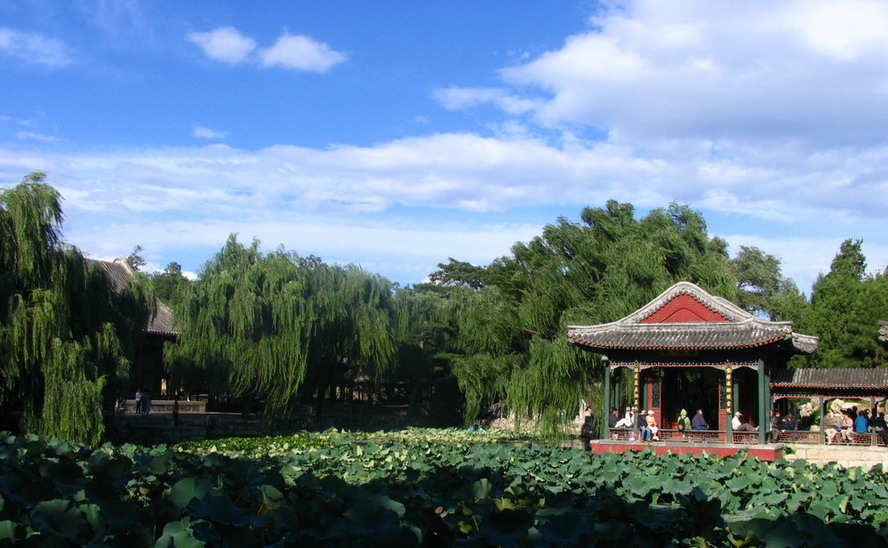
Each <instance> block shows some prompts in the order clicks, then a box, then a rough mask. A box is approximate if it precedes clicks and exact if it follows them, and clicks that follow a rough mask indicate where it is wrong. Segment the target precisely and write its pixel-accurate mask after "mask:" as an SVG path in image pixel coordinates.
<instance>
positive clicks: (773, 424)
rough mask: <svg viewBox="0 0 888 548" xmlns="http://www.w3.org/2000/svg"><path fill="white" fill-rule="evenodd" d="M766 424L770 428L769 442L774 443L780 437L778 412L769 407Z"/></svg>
mask: <svg viewBox="0 0 888 548" xmlns="http://www.w3.org/2000/svg"><path fill="white" fill-rule="evenodd" d="M768 426H769V427H770V428H771V432H770V435H771V443H776V442H777V440H778V439H779V438H780V426H781V424H780V413H778V412H777V411H774V410H773V409H771V417H770V418H769V419H768Z"/></svg>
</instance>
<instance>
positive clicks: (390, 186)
mask: <svg viewBox="0 0 888 548" xmlns="http://www.w3.org/2000/svg"><path fill="white" fill-rule="evenodd" d="M885 28H888V3H885V2H881V1H864V0H860V1H857V0H848V1H842V2H825V1H818V0H805V1H797V2H772V1H768V2H764V1H751V2H709V1H703V0H700V1H681V0H678V1H674V2H668V3H667V2H653V1H643V0H642V1H629V2H610V1H608V2H566V1H564V2H476V1H475V2H469V1H448V2H413V1H411V2H407V1H403V2H399V1H386V2H359V1H351V2H346V1H329V2H282V1H264V2H261V3H255V2H225V1H216V2H207V1H201V2H173V1H163V0H159V1H153V2H139V1H136V0H119V1H114V0H91V1H66V2H63V1H48V0H42V1H27V0H25V1H7V0H0V74H2V82H3V85H2V86H0V185H11V184H14V183H16V182H18V181H20V180H21V179H22V177H23V176H24V175H25V174H27V173H29V172H31V171H37V170H40V171H46V172H47V173H48V174H49V177H48V182H49V183H51V184H53V185H54V186H55V187H56V188H58V189H59V190H60V191H61V192H62V194H63V196H64V198H65V202H64V207H65V212H66V218H67V219H66V224H65V234H66V237H67V239H68V240H69V241H70V242H71V243H73V244H75V245H77V246H78V247H80V248H81V250H82V251H84V252H85V253H86V254H88V255H90V256H92V257H96V258H113V257H115V256H125V255H126V254H128V253H129V251H130V250H131V249H132V247H133V246H134V245H136V244H139V245H141V246H142V247H143V248H144V252H143V255H144V256H145V257H146V259H148V261H149V264H148V270H155V269H162V268H163V267H164V266H165V265H166V264H167V263H168V262H170V261H177V262H179V263H180V264H182V265H183V267H184V268H185V269H186V270H188V271H191V272H196V271H198V270H199V268H200V266H201V264H202V263H203V262H204V261H205V260H206V259H208V258H209V257H210V256H211V255H212V254H213V253H215V252H216V251H218V250H219V249H220V248H221V246H222V244H223V243H224V241H225V238H226V236H227V235H228V234H229V233H231V232H237V233H239V234H240V237H241V239H242V240H244V241H249V240H250V239H251V238H252V237H258V238H259V239H260V240H261V241H262V242H263V246H264V247H266V248H269V249H270V248H274V247H277V246H278V245H279V244H283V245H284V246H285V247H286V248H288V249H295V250H297V251H298V252H299V253H300V254H303V255H308V254H314V255H318V256H320V257H322V258H323V259H325V260H327V261H328V262H340V263H348V262H354V263H358V264H360V265H362V266H363V267H364V268H365V269H366V270H369V271H372V272H378V273H380V274H382V275H384V276H386V277H388V278H390V279H392V280H394V281H398V282H401V283H415V282H419V281H422V280H423V279H424V278H425V277H426V276H427V275H428V274H429V273H430V272H432V271H433V270H434V269H435V265H436V264H437V263H439V262H445V261H446V260H447V258H448V257H454V258H457V259H460V260H467V261H470V262H473V263H476V264H487V263H488V262H489V261H491V260H492V259H494V258H496V257H498V256H502V255H505V254H507V253H508V252H509V248H510V247H511V245H512V244H513V243H514V242H516V241H526V240H528V239H530V238H531V237H533V236H534V235H536V234H538V233H539V232H540V229H541V227H542V226H543V225H544V224H546V223H551V222H555V220H556V219H557V218H558V217H559V216H564V217H567V218H569V219H577V218H578V215H579V212H580V210H581V209H582V208H583V207H584V206H594V207H599V206H602V205H603V204H604V202H605V201H606V200H608V199H611V198H613V199H617V200H620V201H626V202H630V203H632V204H634V205H635V206H636V208H637V210H638V212H639V215H643V214H645V213H646V212H647V211H649V210H650V209H651V208H656V207H665V206H667V205H668V204H669V202H671V201H677V202H679V203H682V204H689V205H690V206H692V207H694V208H695V209H698V210H700V211H702V212H703V214H704V215H705V217H706V219H707V222H708V224H709V229H710V233H711V234H712V235H717V236H721V237H723V238H725V239H727V240H728V242H729V243H730V244H731V245H732V246H733V248H734V249H735V250H736V249H737V248H738V247H739V246H740V245H755V246H758V247H760V248H762V249H763V250H765V251H767V252H769V253H772V254H774V255H776V256H778V257H780V258H781V260H782V261H783V268H784V273H785V274H786V275H788V276H790V277H792V278H793V279H795V280H796V282H797V283H798V285H799V287H800V288H801V289H802V290H805V291H807V290H808V289H809V288H810V284H811V282H812V281H813V280H814V279H815V277H816V275H817V273H818V272H823V271H826V270H827V269H828V268H829V263H830V261H831V259H832V257H833V256H834V255H835V253H836V252H837V250H838V248H839V244H840V243H841V241H842V240H844V239H846V238H859V239H862V240H863V241H864V251H865V253H866V255H867V258H868V260H869V266H870V270H872V271H874V270H880V269H884V268H885V267H886V266H888V243H886V241H885V234H886V229H888V222H886V211H888V208H886V205H888V203H886V202H888V198H886V197H888V192H886V190H888V33H885V32H884V29H885Z"/></svg>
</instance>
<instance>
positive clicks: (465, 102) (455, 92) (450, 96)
mask: <svg viewBox="0 0 888 548" xmlns="http://www.w3.org/2000/svg"><path fill="white" fill-rule="evenodd" d="M433 96H434V98H435V99H436V100H437V101H438V102H439V103H441V105H442V106H444V108H446V109H448V110H462V109H466V108H470V107H474V106H477V105H481V104H484V103H492V104H494V105H496V106H497V107H499V108H500V109H502V110H503V111H505V112H507V113H509V114H524V113H526V112H529V111H531V110H533V109H534V108H536V107H538V106H539V103H540V102H539V101H537V100H533V99H525V98H522V97H519V96H516V95H514V94H512V93H511V92H510V91H509V90H507V89H504V88H463V87H456V86H453V87H449V88H444V89H439V90H436V91H435V93H434V94H433Z"/></svg>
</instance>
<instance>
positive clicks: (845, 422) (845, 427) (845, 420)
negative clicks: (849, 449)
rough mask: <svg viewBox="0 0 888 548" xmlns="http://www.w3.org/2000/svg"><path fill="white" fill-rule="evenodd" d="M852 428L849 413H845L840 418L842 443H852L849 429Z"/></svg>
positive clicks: (852, 422) (852, 439)
mask: <svg viewBox="0 0 888 548" xmlns="http://www.w3.org/2000/svg"><path fill="white" fill-rule="evenodd" d="M852 428H854V421H853V420H852V419H851V413H850V412H848V411H846V412H845V413H844V414H843V416H842V441H844V442H847V443H852V442H853V441H854V438H852V437H851V429H852Z"/></svg>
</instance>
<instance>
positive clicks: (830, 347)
mask: <svg viewBox="0 0 888 548" xmlns="http://www.w3.org/2000/svg"><path fill="white" fill-rule="evenodd" d="M861 245H862V242H861V241H860V240H850V239H849V240H845V241H844V242H842V244H841V246H840V248H839V252H838V253H837V254H836V256H835V258H834V259H833V261H832V265H831V266H830V270H829V272H827V273H825V274H821V275H820V276H818V278H817V281H815V282H814V286H813V287H812V289H811V304H810V310H809V313H808V314H807V315H805V316H804V317H803V318H801V320H802V321H801V322H800V324H801V325H800V327H801V328H803V329H805V330H807V331H810V333H811V334H813V335H818V336H819V337H820V346H819V348H818V350H817V352H815V353H814V355H813V356H811V358H810V359H809V361H808V363H809V364H810V365H813V366H815V367H879V366H882V365H884V360H885V354H884V348H883V347H882V346H881V345H880V344H879V342H878V340H877V338H876V331H877V329H878V322H879V321H880V320H885V319H886V318H888V291H886V289H888V280H886V273H885V272H882V273H879V274H876V275H873V276H868V275H867V273H866V257H865V256H864V254H863V251H862V249H861Z"/></svg>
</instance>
